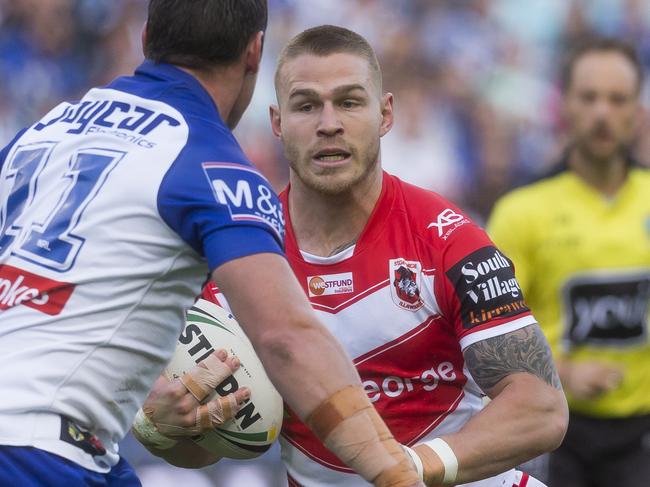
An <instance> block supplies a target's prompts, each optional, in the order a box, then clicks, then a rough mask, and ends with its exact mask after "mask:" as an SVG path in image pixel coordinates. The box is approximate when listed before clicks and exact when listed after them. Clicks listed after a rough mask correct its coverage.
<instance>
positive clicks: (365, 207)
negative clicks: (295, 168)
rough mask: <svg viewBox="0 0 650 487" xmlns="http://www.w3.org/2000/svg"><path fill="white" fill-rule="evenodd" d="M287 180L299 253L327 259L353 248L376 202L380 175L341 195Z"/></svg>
mask: <svg viewBox="0 0 650 487" xmlns="http://www.w3.org/2000/svg"><path fill="white" fill-rule="evenodd" d="M297 179H298V178H296V177H292V178H291V190H290V192H289V213H290V215H291V223H292V225H293V232H294V235H295V237H296V242H297V244H298V247H299V248H300V250H303V251H305V252H308V253H310V254H312V255H317V256H320V257H327V256H331V255H335V254H337V253H338V252H341V251H343V250H345V249H346V248H349V247H350V246H352V245H354V244H356V241H357V240H358V238H359V236H360V235H361V232H362V231H363V229H364V228H365V226H366V224H367V223H368V219H369V218H370V215H371V213H372V211H373V209H374V208H375V204H376V203H377V200H378V199H379V196H380V194H381V187H382V172H381V170H378V171H376V172H373V174H371V175H370V177H368V179H367V180H366V181H364V184H361V185H359V186H357V187H354V188H352V189H351V190H350V191H348V192H346V193H342V194H324V193H322V192H318V191H315V190H314V189H311V188H307V187H306V186H305V185H304V184H302V182H300V181H299V180H297Z"/></svg>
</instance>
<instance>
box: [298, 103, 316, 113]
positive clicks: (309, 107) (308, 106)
mask: <svg viewBox="0 0 650 487" xmlns="http://www.w3.org/2000/svg"><path fill="white" fill-rule="evenodd" d="M313 109H314V105H312V104H311V103H303V104H302V105H300V106H299V107H298V110H299V111H301V112H305V113H308V112H311V111H312V110H313Z"/></svg>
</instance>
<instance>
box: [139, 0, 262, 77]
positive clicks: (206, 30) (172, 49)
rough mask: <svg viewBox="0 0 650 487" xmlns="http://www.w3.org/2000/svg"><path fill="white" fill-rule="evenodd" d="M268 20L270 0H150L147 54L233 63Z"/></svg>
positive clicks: (172, 60)
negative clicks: (268, 3)
mask: <svg viewBox="0 0 650 487" xmlns="http://www.w3.org/2000/svg"><path fill="white" fill-rule="evenodd" d="M267 19H268V8H267V0H150V1H149V13H148V16H147V26H146V41H145V46H144V54H145V56H146V57H147V59H151V60H152V61H155V62H163V63H169V64H176V65H178V66H183V67H186V68H190V69H209V68H211V67H216V66H222V65H229V64H232V63H234V62H235V61H237V59H239V57H240V56H241V54H242V53H243V52H244V50H245V48H246V46H247V44H248V42H249V41H250V40H251V38H252V37H253V36H254V35H255V34H256V33H257V32H259V31H264V30H265V29H266V23H267Z"/></svg>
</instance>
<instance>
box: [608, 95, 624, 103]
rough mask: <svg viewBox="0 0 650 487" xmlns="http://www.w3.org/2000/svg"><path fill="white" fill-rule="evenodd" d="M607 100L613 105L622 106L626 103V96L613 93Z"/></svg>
mask: <svg viewBox="0 0 650 487" xmlns="http://www.w3.org/2000/svg"><path fill="white" fill-rule="evenodd" d="M609 99H610V101H611V102H612V103H613V104H614V105H624V104H625V102H626V101H627V96H625V95H622V94H620V93H614V94H613V95H611V96H610V97H609Z"/></svg>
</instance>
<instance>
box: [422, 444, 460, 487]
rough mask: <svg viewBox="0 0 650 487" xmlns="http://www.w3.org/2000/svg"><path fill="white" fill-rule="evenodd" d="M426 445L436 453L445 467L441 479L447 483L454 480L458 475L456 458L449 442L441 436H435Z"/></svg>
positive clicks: (451, 482)
mask: <svg viewBox="0 0 650 487" xmlns="http://www.w3.org/2000/svg"><path fill="white" fill-rule="evenodd" d="M426 444H427V446H428V447H429V448H431V449H432V450H433V451H434V452H436V455H438V457H439V458H440V461H441V462H442V465H443V466H444V467H445V475H444V477H443V479H442V481H443V482H444V483H445V484H447V485H449V484H452V485H453V484H454V483H455V482H456V477H457V476H458V458H456V454H455V453H454V450H452V449H451V447H450V446H449V444H448V443H447V442H446V441H445V440H443V439H442V438H436V439H435V440H433V441H427V443H426Z"/></svg>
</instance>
